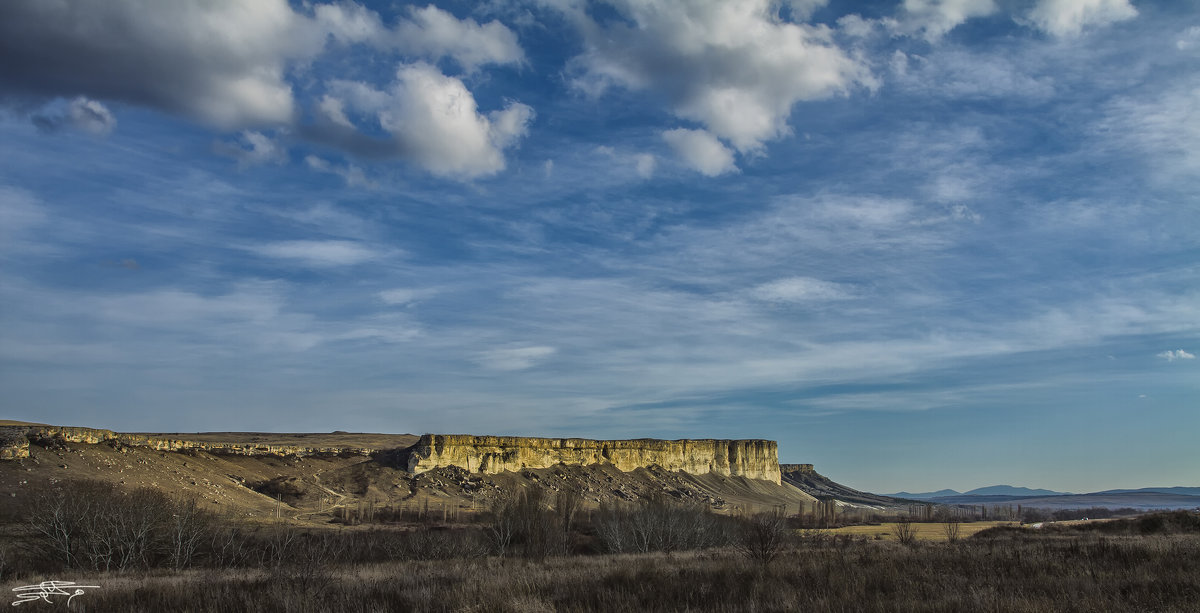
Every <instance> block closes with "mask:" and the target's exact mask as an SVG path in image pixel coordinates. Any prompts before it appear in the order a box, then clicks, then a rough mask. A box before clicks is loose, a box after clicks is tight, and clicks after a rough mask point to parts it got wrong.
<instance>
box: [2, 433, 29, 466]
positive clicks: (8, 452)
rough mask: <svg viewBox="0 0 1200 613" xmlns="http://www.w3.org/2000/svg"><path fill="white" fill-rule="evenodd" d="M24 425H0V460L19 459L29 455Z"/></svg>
mask: <svg viewBox="0 0 1200 613" xmlns="http://www.w3.org/2000/svg"><path fill="white" fill-rule="evenodd" d="M28 430H29V428H28V427H25V426H3V427H0V460H19V459H21V458H28V457H29V439H28V438H27V437H26V436H25V432H27V431H28Z"/></svg>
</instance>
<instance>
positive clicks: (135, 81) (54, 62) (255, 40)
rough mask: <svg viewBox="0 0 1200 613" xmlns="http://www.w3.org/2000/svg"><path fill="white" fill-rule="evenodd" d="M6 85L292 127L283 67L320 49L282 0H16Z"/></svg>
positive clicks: (9, 20)
mask: <svg viewBox="0 0 1200 613" xmlns="http://www.w3.org/2000/svg"><path fill="white" fill-rule="evenodd" d="M4 12H5V16H4V19H0V56H3V57H8V58H21V60H20V61H7V62H3V63H2V64H0V83H4V84H5V86H6V89H9V90H10V91H12V90H14V89H15V90H16V91H24V92H28V93H32V94H35V95H48V96H62V95H67V96H74V95H79V94H81V93H82V94H84V95H86V96H88V97H91V98H98V99H105V100H110V99H111V100H121V101H124V102H129V103H132V104H138V105H144V106H150V107H154V108H159V109H164V110H168V111H172V112H178V113H182V114H185V115H190V116H192V117H196V118H198V119H200V120H202V121H205V122H207V123H210V124H214V125H217V126H220V127H223V128H237V127H243V126H248V125H253V124H283V123H288V122H290V121H291V120H292V118H293V114H294V111H295V109H294V100H293V97H292V88H291V86H290V85H289V84H288V82H287V81H286V80H285V78H284V70H285V67H286V64H287V63H288V62H290V61H293V60H302V59H308V58H311V57H313V56H315V55H316V54H318V53H319V52H320V51H321V49H322V48H323V46H324V40H323V36H322V34H321V31H320V29H319V28H318V27H316V24H314V22H313V21H312V20H310V19H309V18H307V17H305V16H303V15H300V14H298V13H296V12H294V11H293V10H292V8H291V7H290V6H289V5H288V3H287V2H286V0H260V1H256V2H242V1H240V0H179V1H177V2H159V1H157V0H128V1H124V2H42V1H40V0H12V1H11V2H6V3H5V6H4Z"/></svg>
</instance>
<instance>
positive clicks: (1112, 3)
mask: <svg viewBox="0 0 1200 613" xmlns="http://www.w3.org/2000/svg"><path fill="white" fill-rule="evenodd" d="M1137 14H1138V12H1137V9H1135V8H1133V5H1131V4H1129V0H1038V3H1037V4H1036V5H1035V6H1034V7H1033V9H1032V10H1030V11H1029V14H1028V18H1029V21H1030V22H1032V23H1033V25H1034V26H1036V27H1037V28H1039V29H1041V30H1042V31H1044V32H1047V33H1049V34H1053V35H1054V36H1078V35H1079V33H1080V32H1082V31H1083V29H1084V28H1086V27H1099V26H1105V25H1108V24H1111V23H1116V22H1118V21H1125V20H1126V19H1133V18H1134V17H1137Z"/></svg>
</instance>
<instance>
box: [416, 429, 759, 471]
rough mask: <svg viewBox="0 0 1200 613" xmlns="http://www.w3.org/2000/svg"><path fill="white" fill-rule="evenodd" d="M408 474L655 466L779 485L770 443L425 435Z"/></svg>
mask: <svg viewBox="0 0 1200 613" xmlns="http://www.w3.org/2000/svg"><path fill="white" fill-rule="evenodd" d="M407 455H408V457H407V465H408V470H409V472H412V473H414V474H415V473H422V472H425V471H427V470H431V469H434V468H438V467H444V466H458V467H460V468H463V469H465V470H467V471H468V472H478V473H490V474H494V473H498V472H502V471H520V470H522V469H525V468H549V467H551V466H554V465H557V464H560V463H561V464H567V465H575V466H584V465H591V464H611V465H613V466H615V467H616V468H618V469H620V470H622V471H626V472H628V471H632V470H635V469H637V468H643V467H649V466H654V465H657V466H660V467H662V468H664V469H666V470H672V471H674V470H677V471H682V472H685V473H690V474H694V475H703V474H708V473H716V474H719V475H727V476H740V477H747V478H750V479H764V480H767V481H771V482H773V483H779V480H780V473H779V453H778V448H777V446H776V443H775V441H766V440H714V439H698V440H688V439H685V440H677V441H664V440H656V439H633V440H620V441H597V440H588V439H579V438H565V439H563V438H557V439H556V438H525V437H514V436H469V435H446V434H426V435H424V436H422V437H421V438H420V440H418V441H417V443H416V444H415V445H413V446H412V447H411V448H409V449H408V450H407Z"/></svg>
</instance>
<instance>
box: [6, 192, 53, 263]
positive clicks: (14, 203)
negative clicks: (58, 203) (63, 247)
mask: <svg viewBox="0 0 1200 613" xmlns="http://www.w3.org/2000/svg"><path fill="white" fill-rule="evenodd" d="M46 220H47V216H46V213H45V211H44V210H43V209H42V206H41V204H40V203H38V200H37V198H36V197H34V196H33V194H31V193H29V192H27V191H25V190H21V189H14V188H11V187H8V186H4V185H0V253H6V252H10V251H11V252H14V253H15V252H20V253H28V251H29V250H30V249H31V248H32V247H34V245H35V243H34V242H33V241H28V242H27V238H28V237H27V236H26V235H28V234H29V233H30V230H32V229H34V228H36V227H37V226H41V225H43V224H45V223H46ZM37 247H38V249H39V250H41V249H45V248H46V246H45V245H38V246H37Z"/></svg>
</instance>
